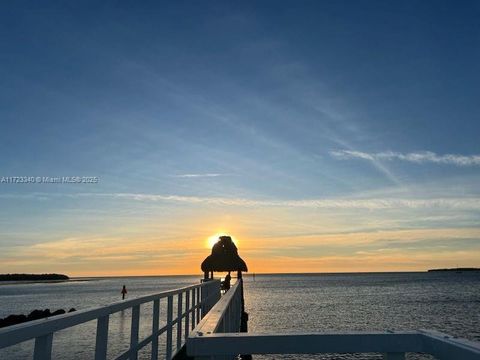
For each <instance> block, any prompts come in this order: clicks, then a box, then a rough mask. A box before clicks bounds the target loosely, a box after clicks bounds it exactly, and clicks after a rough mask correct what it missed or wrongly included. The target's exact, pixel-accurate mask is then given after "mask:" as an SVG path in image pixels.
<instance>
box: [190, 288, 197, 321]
mask: <svg viewBox="0 0 480 360" xmlns="http://www.w3.org/2000/svg"><path fill="white" fill-rule="evenodd" d="M196 293H197V288H193V289H192V329H191V330H193V329H194V328H195V325H196V324H197V323H196V322H195V319H196V317H195V315H196V314H197V309H196V306H197V303H196V301H195V299H196Z"/></svg>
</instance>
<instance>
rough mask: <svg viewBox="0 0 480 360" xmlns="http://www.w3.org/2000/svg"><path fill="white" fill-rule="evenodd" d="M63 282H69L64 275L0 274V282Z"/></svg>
mask: <svg viewBox="0 0 480 360" xmlns="http://www.w3.org/2000/svg"><path fill="white" fill-rule="evenodd" d="M39 280H40V281H49V280H50V281H65V280H70V278H69V277H68V276H67V275H64V274H0V281H39Z"/></svg>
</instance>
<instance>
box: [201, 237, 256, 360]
mask: <svg viewBox="0 0 480 360" xmlns="http://www.w3.org/2000/svg"><path fill="white" fill-rule="evenodd" d="M201 268H202V271H203V273H204V279H203V281H209V280H213V273H214V272H215V271H216V272H227V271H228V275H227V277H225V282H223V286H224V290H228V289H226V288H225V285H226V283H227V279H228V288H230V279H231V276H230V272H231V271H236V272H237V279H239V281H241V279H242V271H245V272H248V268H247V264H246V263H245V261H243V259H242V258H241V257H240V255H238V249H237V247H236V246H235V243H234V242H233V240H232V238H231V237H230V236H220V237H219V238H218V241H217V242H216V243H215V245H213V247H212V253H211V254H210V255H209V256H207V258H206V259H205V260H203V262H202V265H201ZM240 292H241V309H242V313H241V318H240V319H241V320H240V331H241V332H248V313H247V312H246V311H245V298H244V296H243V281H241V283H240ZM240 358H241V359H242V360H250V359H252V356H251V355H248V354H243V355H241V356H240Z"/></svg>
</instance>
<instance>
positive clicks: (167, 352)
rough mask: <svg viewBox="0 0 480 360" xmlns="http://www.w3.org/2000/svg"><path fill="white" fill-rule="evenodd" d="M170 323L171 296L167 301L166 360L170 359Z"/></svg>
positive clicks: (171, 319)
mask: <svg viewBox="0 0 480 360" xmlns="http://www.w3.org/2000/svg"><path fill="white" fill-rule="evenodd" d="M172 322H173V296H172V295H170V296H169V297H168V299H167V351H166V358H167V360H170V359H171V358H172V326H173V325H172Z"/></svg>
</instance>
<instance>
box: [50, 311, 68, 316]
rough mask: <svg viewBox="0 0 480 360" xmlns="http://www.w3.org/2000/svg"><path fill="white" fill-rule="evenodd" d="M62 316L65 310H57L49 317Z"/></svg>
mask: <svg viewBox="0 0 480 360" xmlns="http://www.w3.org/2000/svg"><path fill="white" fill-rule="evenodd" d="M62 314H65V310H63V309H59V310H56V311H54V312H53V313H52V314H51V315H50V316H55V315H62Z"/></svg>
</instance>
